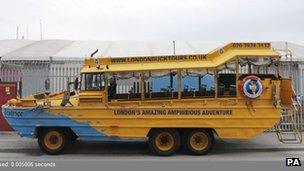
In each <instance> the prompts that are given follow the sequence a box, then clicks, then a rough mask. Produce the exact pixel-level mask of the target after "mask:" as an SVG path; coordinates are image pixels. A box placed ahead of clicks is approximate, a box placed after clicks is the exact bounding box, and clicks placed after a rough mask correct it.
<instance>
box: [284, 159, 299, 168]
mask: <svg viewBox="0 0 304 171" xmlns="http://www.w3.org/2000/svg"><path fill="white" fill-rule="evenodd" d="M285 165H286V166H301V161H300V159H299V158H286V162H285Z"/></svg>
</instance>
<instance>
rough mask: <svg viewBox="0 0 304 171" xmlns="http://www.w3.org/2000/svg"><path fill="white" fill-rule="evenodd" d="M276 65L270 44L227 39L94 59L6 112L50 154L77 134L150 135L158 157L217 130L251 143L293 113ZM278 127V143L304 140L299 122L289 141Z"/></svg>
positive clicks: (196, 146)
mask: <svg viewBox="0 0 304 171" xmlns="http://www.w3.org/2000/svg"><path fill="white" fill-rule="evenodd" d="M279 68H280V54H279V53H278V52H277V51H275V50H274V49H272V48H271V44H270V43H230V44H227V45H226V46H224V47H221V48H218V49H216V50H214V51H212V52H210V53H208V54H187V55H172V56H143V57H124V58H108V57H102V58H92V57H91V58H88V59H85V62H84V66H83V68H82V69H81V73H80V78H79V79H76V80H75V82H72V83H69V84H68V87H67V90H66V91H64V92H59V93H53V94H49V93H43V94H36V95H33V96H30V97H27V98H24V99H12V100H10V101H9V102H8V103H7V104H6V105H4V106H3V113H4V116H5V118H6V119H7V121H8V122H9V123H10V125H11V126H12V127H13V128H14V129H15V130H16V131H17V132H18V134H19V135H21V136H25V137H31V138H38V142H39V146H40V148H41V149H42V150H43V151H44V152H46V153H48V154H58V153H61V152H62V151H63V150H64V149H65V148H66V147H67V146H68V145H69V143H70V142H72V141H73V140H75V139H77V138H78V139H81V140H101V141H134V140H147V141H148V143H149V146H150V148H151V151H152V152H153V153H155V154H157V155H172V154H174V153H175V152H176V151H177V150H178V149H179V148H180V147H181V146H182V147H183V148H184V149H185V151H186V152H187V153H189V154H194V155H203V154H207V153H208V152H209V151H210V150H211V149H212V147H213V145H214V136H215V135H217V137H219V138H220V139H239V140H248V139H250V138H252V137H254V136H257V135H259V134H261V133H263V132H264V131H265V130H268V129H270V128H273V127H274V126H275V125H278V124H279V123H280V117H281V113H282V111H283V109H284V111H285V115H287V116H291V118H292V116H293V115H294V113H295V112H294V111H295V110H294V106H295V105H294V104H295V102H294V100H293V98H294V93H293V90H292V83H291V80H290V79H283V78H281V76H280V73H279ZM70 85H74V86H70ZM286 111H287V112H286ZM286 113H287V114H286ZM290 122H293V121H292V120H290ZM291 124H292V123H291ZM275 128H277V133H278V137H279V139H280V140H281V141H282V142H287V141H288V140H289V141H295V140H297V141H301V140H302V137H301V134H300V133H299V130H298V129H297V128H296V127H293V130H292V132H291V133H292V134H293V135H294V136H295V138H294V139H286V138H284V134H283V133H282V132H281V131H282V130H280V129H279V127H278V126H277V127H275Z"/></svg>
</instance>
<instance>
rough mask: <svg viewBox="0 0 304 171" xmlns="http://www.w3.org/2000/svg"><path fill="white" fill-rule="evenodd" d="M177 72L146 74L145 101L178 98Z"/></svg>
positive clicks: (151, 72)
mask: <svg viewBox="0 0 304 171" xmlns="http://www.w3.org/2000/svg"><path fill="white" fill-rule="evenodd" d="M177 77H178V74H177V70H161V71H150V72H146V73H145V77H144V78H145V86H144V87H145V99H164V98H166V99H168V98H177V97H178V81H177V80H178V79H177Z"/></svg>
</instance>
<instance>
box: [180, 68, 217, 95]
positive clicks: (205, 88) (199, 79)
mask: <svg viewBox="0 0 304 171" xmlns="http://www.w3.org/2000/svg"><path fill="white" fill-rule="evenodd" d="M181 76H182V98H194V97H198V98H204V97H206V98H207V97H214V94H215V93H214V72H213V71H212V70H210V69H186V70H183V71H182V73H181Z"/></svg>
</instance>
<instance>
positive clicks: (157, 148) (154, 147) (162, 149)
mask: <svg viewBox="0 0 304 171" xmlns="http://www.w3.org/2000/svg"><path fill="white" fill-rule="evenodd" d="M166 141H167V142H166ZM148 144H149V147H150V150H151V152H152V153H153V154H155V155H159V156H170V155H173V154H174V153H175V152H176V151H177V150H178V149H179V147H180V144H181V142H180V135H179V133H178V132H177V131H176V130H175V129H155V130H152V132H151V133H150V134H149V140H148ZM167 144H168V145H167ZM166 146H167V147H166Z"/></svg>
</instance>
